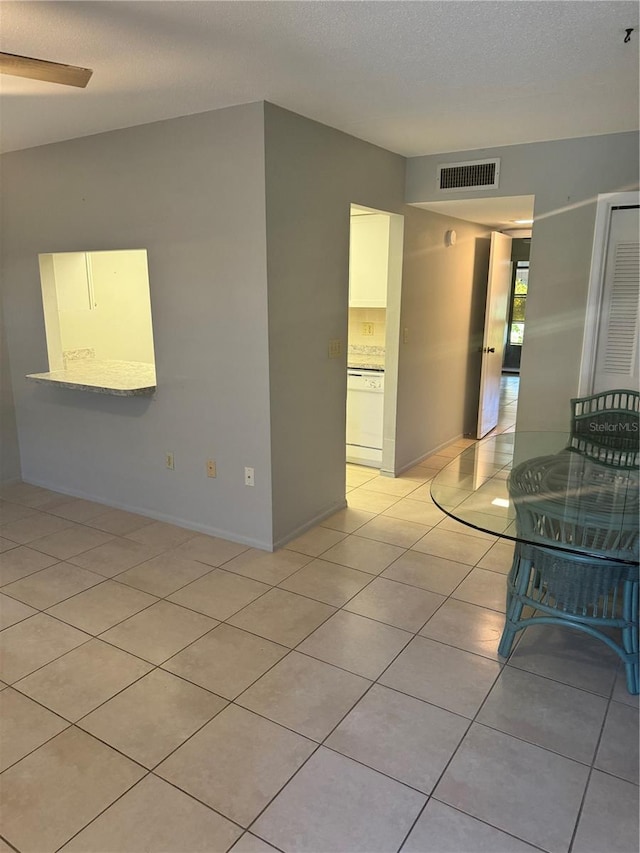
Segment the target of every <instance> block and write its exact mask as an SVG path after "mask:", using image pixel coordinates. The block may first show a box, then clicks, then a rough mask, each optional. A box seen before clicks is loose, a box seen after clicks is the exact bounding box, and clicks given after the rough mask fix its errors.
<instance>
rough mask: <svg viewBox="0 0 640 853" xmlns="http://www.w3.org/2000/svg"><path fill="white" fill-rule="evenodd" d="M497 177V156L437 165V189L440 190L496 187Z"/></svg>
mask: <svg viewBox="0 0 640 853" xmlns="http://www.w3.org/2000/svg"><path fill="white" fill-rule="evenodd" d="M499 177H500V158H499V157H498V158H495V159H493V160H467V161H466V162H464V163H443V164H442V165H441V166H438V189H439V190H440V192H460V190H491V189H497V187H498V179H499Z"/></svg>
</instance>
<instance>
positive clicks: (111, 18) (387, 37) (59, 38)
mask: <svg viewBox="0 0 640 853" xmlns="http://www.w3.org/2000/svg"><path fill="white" fill-rule="evenodd" d="M626 27H636V28H637V27H638V4H637V3H636V2H631V0H630V2H626V0H623V2H617V0H607V2H597V1H596V2H585V1H584V0H577V2H571V1H570V0H535V2H530V0H497V2H493V0H471V2H458V0H445V2H438V0H427V1H426V2H420V0H418V2H403V0H392V2H386V0H358V2H350V0H344V2H343V0H333V1H332V2H315V0H297V2H296V0H294V2H279V0H262V2H242V0H234V2H208V0H199V2H189V0H178V2H154V1H153V0H144V2H126V0H123V2H113V0H109V2H88V3H87V2H55V0H50V2H12V1H11V0H9V2H4V0H3V2H0V49H1V50H3V51H6V52H9V53H18V54H23V55H27V56H35V57H39V58H42V59H49V60H52V61H54V62H62V63H67V64H73V65H82V66H87V67H89V68H93V69H94V74H93V78H92V79H91V81H90V83H89V85H88V87H87V89H84V90H83V89H71V88H68V87H64V86H59V85H56V84H53V83H40V82H38V81H33V80H21V79H19V78H15V77H1V78H0V98H1V101H0V104H1V118H2V131H1V141H2V147H3V149H4V150H13V149H17V148H25V147H30V146H34V145H40V144H43V143H47V142H53V141H58V140H62V139H69V138H73V137H77V136H85V135H88V134H92V133H98V132H100V131H105V130H111V129H115V128H120V127H126V126H130V125H135V124H144V123H146V122H150V121H156V120H159V119H163V118H170V117H175V116H179V115H186V114H189V113H196V112H202V111H205V110H211V109H218V108H220V107H225V106H230V105H232V104H241V103H248V102H251V101H259V100H268V101H272V102H274V103H276V104H279V105H280V106H283V107H286V108H288V109H291V110H294V111H295V112H298V113H301V114H302V115H306V116H309V117H311V118H314V119H317V120H318V121H321V122H324V123H326V124H329V125H332V126H334V127H337V128H340V129H341V130H344V131H346V132H348V133H352V134H354V135H356V136H359V137H361V138H362V139H366V140H369V141H371V142H374V143H376V144H378V145H381V146H383V147H385V148H388V149H390V150H392V151H396V152H398V153H401V154H404V155H408V156H411V155H418V154H428V153H435V152H442V151H459V150H466V149H473V148H480V147H486V146H495V145H508V144H511V143H519V142H533V141H537V140H544V139H561V138H568V137H575V136H587V135H592V134H601V133H610V132H616V131H623V130H631V129H635V128H636V127H637V126H638V37H639V36H640V33H639V32H638V30H637V29H636V32H635V33H634V34H633V36H632V39H631V42H630V43H628V44H624V43H623V39H624V35H625V33H624V30H625V28H626Z"/></svg>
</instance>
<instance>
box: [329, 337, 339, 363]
mask: <svg viewBox="0 0 640 853" xmlns="http://www.w3.org/2000/svg"><path fill="white" fill-rule="evenodd" d="M341 352H342V343H341V341H340V338H334V339H333V340H331V341H329V358H339V357H340V353H341Z"/></svg>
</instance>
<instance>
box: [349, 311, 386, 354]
mask: <svg viewBox="0 0 640 853" xmlns="http://www.w3.org/2000/svg"><path fill="white" fill-rule="evenodd" d="M386 320H387V311H386V308H349V350H350V352H371V351H373V350H374V349H375V350H377V351H378V352H379V353H380V354H383V353H384V346H385V335H386ZM367 333H369V334H367ZM371 333H372V334H371ZM356 347H357V349H356ZM361 347H366V349H364V350H363V349H360V348H361Z"/></svg>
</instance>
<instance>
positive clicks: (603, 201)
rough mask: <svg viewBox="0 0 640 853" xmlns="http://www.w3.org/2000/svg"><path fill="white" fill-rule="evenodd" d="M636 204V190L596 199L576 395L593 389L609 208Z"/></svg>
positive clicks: (638, 196)
mask: <svg viewBox="0 0 640 853" xmlns="http://www.w3.org/2000/svg"><path fill="white" fill-rule="evenodd" d="M638 204H640V192H638V191H634V192H624V193H603V194H601V195H599V196H598V199H597V203H596V222H595V228H594V231H593V251H592V255H591V271H590V273H589V291H588V294H587V310H586V313H585V318H584V337H583V339H582V358H581V359H580V378H579V382H578V396H579V397H586V396H587V395H589V394H591V391H592V389H593V377H594V372H595V364H596V345H597V342H598V320H599V314H600V304H601V302H602V288H603V285H604V266H605V259H606V256H607V245H608V243H609V229H610V227H611V210H612V208H614V207H624V206H628V207H632V206H634V205H638Z"/></svg>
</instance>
